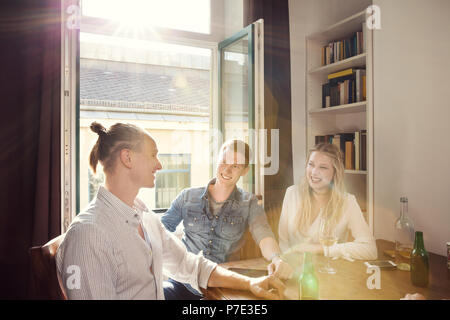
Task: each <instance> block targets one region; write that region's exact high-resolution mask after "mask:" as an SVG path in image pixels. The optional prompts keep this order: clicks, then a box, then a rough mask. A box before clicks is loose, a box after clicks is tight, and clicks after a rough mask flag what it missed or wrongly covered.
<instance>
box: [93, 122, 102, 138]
mask: <svg viewBox="0 0 450 320" xmlns="http://www.w3.org/2000/svg"><path fill="white" fill-rule="evenodd" d="M91 130H92V131H94V132H95V133H96V134H98V135H99V136H102V135H105V134H106V129H105V127H104V126H102V125H101V124H100V123H98V122H92V123H91Z"/></svg>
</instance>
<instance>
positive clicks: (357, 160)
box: [353, 131, 361, 170]
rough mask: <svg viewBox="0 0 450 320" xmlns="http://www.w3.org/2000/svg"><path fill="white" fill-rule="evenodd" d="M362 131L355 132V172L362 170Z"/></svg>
mask: <svg viewBox="0 0 450 320" xmlns="http://www.w3.org/2000/svg"><path fill="white" fill-rule="evenodd" d="M360 134H361V133H360V131H356V132H355V139H354V142H353V143H354V146H355V170H360V165H359V164H360V158H359V157H360V154H361V152H360V143H359V141H360Z"/></svg>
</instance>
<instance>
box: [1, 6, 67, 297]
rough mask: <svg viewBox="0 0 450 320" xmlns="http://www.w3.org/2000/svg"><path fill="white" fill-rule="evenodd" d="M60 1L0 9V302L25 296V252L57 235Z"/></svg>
mask: <svg viewBox="0 0 450 320" xmlns="http://www.w3.org/2000/svg"><path fill="white" fill-rule="evenodd" d="M60 29H61V21H60V1H55V0H40V1H21V0H18V1H2V2H1V4H0V45H1V50H0V63H1V71H0V92H1V96H0V99H1V100H2V103H1V106H2V107H1V116H0V119H1V120H0V121H1V123H0V146H1V152H0V183H1V185H0V283H1V285H0V298H2V299H26V298H28V297H30V295H29V284H30V265H29V256H28V249H29V248H30V247H32V246H34V245H42V244H44V243H45V242H47V241H48V240H49V239H51V238H53V237H55V236H57V235H59V234H60V225H61V218H60V204H61V187H60V169H61V166H60V117H61V110H60V108H61V97H60V87H61V85H60V80H61V31H60Z"/></svg>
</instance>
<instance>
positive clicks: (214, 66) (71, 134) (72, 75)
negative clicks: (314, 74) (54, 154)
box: [61, 0, 223, 233]
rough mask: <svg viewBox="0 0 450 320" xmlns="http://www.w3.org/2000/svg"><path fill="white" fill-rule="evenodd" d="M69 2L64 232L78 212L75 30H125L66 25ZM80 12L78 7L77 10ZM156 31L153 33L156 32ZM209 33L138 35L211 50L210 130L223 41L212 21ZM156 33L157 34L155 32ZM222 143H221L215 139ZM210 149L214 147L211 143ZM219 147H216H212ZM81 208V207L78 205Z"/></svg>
mask: <svg viewBox="0 0 450 320" xmlns="http://www.w3.org/2000/svg"><path fill="white" fill-rule="evenodd" d="M215 3H216V1H211V12H212V13H211V20H213V17H214V14H213V10H214V12H216V15H217V12H219V11H220V8H218V6H217V5H214V4H215ZM71 5H74V6H77V7H78V8H80V5H79V0H62V1H61V9H62V10H61V18H62V19H61V21H62V23H61V46H62V53H61V65H62V66H63V68H62V71H61V106H62V112H61V137H63V140H62V141H63V143H62V144H61V159H62V165H61V190H62V195H63V197H62V198H63V201H61V230H62V232H63V233H64V232H65V231H67V228H68V227H69V225H70V223H71V222H72V220H73V219H74V218H75V216H76V214H77V208H76V202H77V188H76V187H77V186H76V181H77V177H76V174H77V172H76V166H77V163H76V156H77V153H76V147H77V146H76V131H77V127H76V126H77V124H76V82H77V79H76V69H75V68H76V63H77V61H76V58H77V50H78V44H77V41H78V39H77V37H76V32H74V31H78V30H79V31H80V32H86V33H94V34H100V35H108V36H110V35H114V36H117V37H120V36H122V37H127V35H126V34H125V33H124V32H117V27H118V23H117V22H114V21H111V20H106V19H100V18H93V17H83V16H80V18H79V29H73V28H69V27H68V24H67V19H68V17H69V16H70V15H73V14H74V13H71V14H69V13H68V12H67V8H68V7H69V6H71ZM79 13H80V15H81V10H80V12H79ZM155 31H156V32H155ZM211 31H212V32H211V34H201V33H194V32H186V31H180V30H174V29H165V28H153V30H152V31H151V32H150V31H148V32H145V33H143V34H142V35H140V37H139V39H140V40H148V41H158V42H166V43H170V44H177V45H185V46H193V47H198V48H204V49H210V50H211V69H210V85H211V89H210V92H211V93H210V99H211V102H210V115H213V116H210V121H209V128H210V129H211V130H210V133H211V132H212V129H213V128H218V123H219V117H218V98H217V96H218V95H217V90H218V76H217V74H218V63H217V54H218V53H217V50H218V49H217V48H218V42H219V41H220V40H222V37H223V33H221V32H218V31H217V30H216V32H214V31H215V30H214V26H213V24H211ZM155 34H157V36H156V35H155ZM218 143H221V142H218ZM210 147H211V150H213V148H212V147H213V146H210ZM215 148H216V149H218V146H215ZM213 167H214V165H213V163H212V158H211V159H210V173H211V174H213ZM80 209H81V208H80Z"/></svg>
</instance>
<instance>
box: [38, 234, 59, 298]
mask: <svg viewBox="0 0 450 320" xmlns="http://www.w3.org/2000/svg"><path fill="white" fill-rule="evenodd" d="M64 236H65V234H62V235H60V236H58V237H56V238H54V239H52V240H50V241H49V242H47V243H46V244H44V245H43V246H37V247H32V248H30V250H29V254H30V262H31V281H32V286H33V294H32V298H34V299H42V300H44V299H45V300H66V299H67V297H66V295H65V293H64V289H62V288H63V286H62V283H61V280H60V279H59V277H58V274H57V272H56V251H57V250H58V248H59V245H60V244H61V242H62V241H63V239H64Z"/></svg>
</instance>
